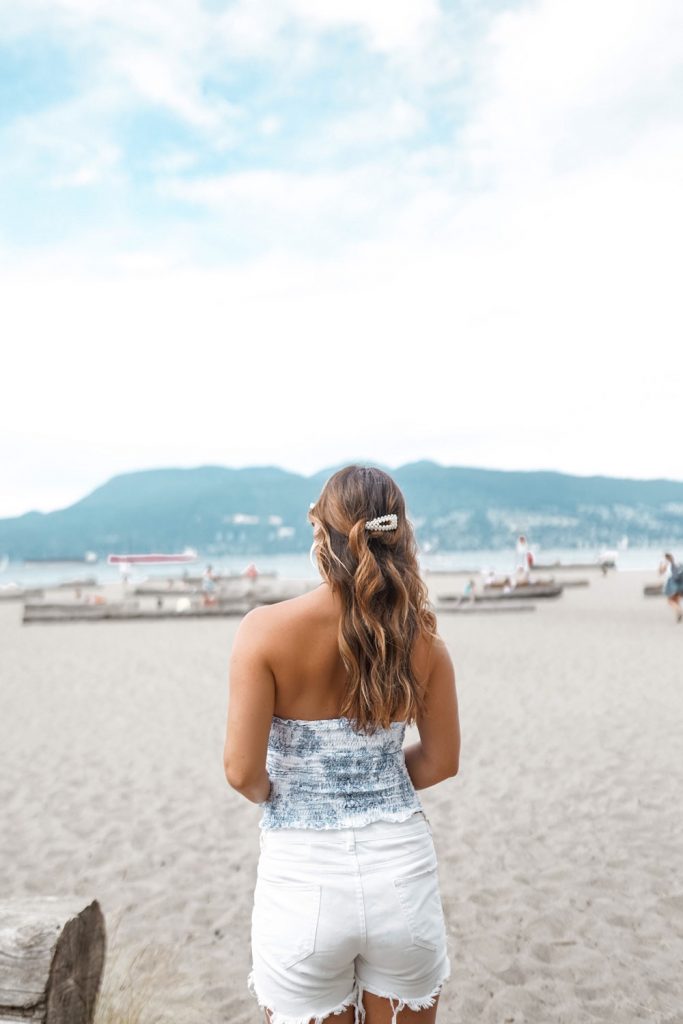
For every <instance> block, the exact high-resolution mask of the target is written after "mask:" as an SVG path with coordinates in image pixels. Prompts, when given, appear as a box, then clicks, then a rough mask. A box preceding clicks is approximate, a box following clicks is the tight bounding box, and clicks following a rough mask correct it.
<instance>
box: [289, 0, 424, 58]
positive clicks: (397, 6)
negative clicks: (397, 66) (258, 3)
mask: <svg viewBox="0 0 683 1024" xmlns="http://www.w3.org/2000/svg"><path fill="white" fill-rule="evenodd" d="M288 6H289V9H290V11H291V12H292V13H293V14H295V15H297V16H298V17H299V18H302V19H305V20H306V21H309V22H310V23H311V24H313V25H317V26H319V27H321V28H326V29H336V28H339V27H342V26H349V27H352V28H358V29H360V30H361V31H362V32H363V33H365V35H366V37H367V39H368V41H369V44H370V46H371V47H372V48H373V49H375V50H378V51H382V52H392V51H394V50H397V49H398V50H401V49H413V48H415V47H416V45H419V44H420V43H421V42H422V41H423V40H424V37H425V35H426V34H427V33H428V32H431V31H432V30H433V29H434V27H435V26H436V24H437V22H438V21H439V19H440V11H439V5H438V3H437V2H435V0H373V2H372V3H367V0H326V2H325V3H319V2H318V0H288Z"/></svg>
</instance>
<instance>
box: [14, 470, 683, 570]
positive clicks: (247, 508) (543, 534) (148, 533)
mask: <svg viewBox="0 0 683 1024" xmlns="http://www.w3.org/2000/svg"><path fill="white" fill-rule="evenodd" d="M335 468H337V467H333V468H327V469H324V470H320V472H318V473H315V474H313V475H312V476H301V475H299V474H297V473H290V472H287V471H286V470H283V469H279V468H278V467H277V466H258V467H249V468H246V469H229V468H226V467H224V466H198V467H196V468H193V469H154V470H140V471H137V472H132V473H122V474H120V475H118V476H115V477H112V478H111V479H110V480H108V481H107V482H106V483H104V484H102V485H101V486H100V487H97V488H96V489H95V490H94V491H92V492H91V493H90V494H87V495H86V496H85V497H83V498H81V500H80V501H77V502H75V503H74V504H73V505H70V506H69V507H68V508H63V509H58V510H56V511H54V512H48V513H42V512H36V511H32V512H27V513H25V514H24V515H21V516H15V517H12V518H6V519H0V555H9V556H10V557H11V558H13V559H22V558H36V557H57V556H59V555H70V556H77V555H83V554H84V552H85V551H94V552H96V553H97V554H98V555H99V556H100V557H102V556H105V555H106V554H108V553H109V552H132V551H138V552H140V551H180V550H182V549H183V548H184V547H193V548H196V549H197V550H198V551H199V552H200V554H201V555H218V554H221V553H244V554H250V553H251V554H261V553H264V552H275V551H277V552H292V551H306V550H307V549H308V547H309V545H310V543H311V527H310V524H309V523H308V521H307V519H306V512H307V510H308V505H309V503H310V502H311V501H314V500H315V498H316V497H317V496H318V493H319V491H320V488H321V486H322V484H323V483H324V481H325V480H326V479H327V477H328V476H329V475H330V474H331V473H332V472H333V471H334V469H335ZM390 472H391V473H392V475H393V476H394V478H395V479H396V480H397V482H398V483H399V485H400V486H401V488H402V489H403V492H404V494H405V496H406V501H407V504H408V514H409V517H410V518H411V520H412V522H413V524H414V525H415V528H416V531H417V536H418V539H419V541H420V543H421V544H422V545H423V546H424V547H425V548H429V549H431V550H444V551H447V550H459V549H460V550H463V549H474V548H500V547H507V546H509V545H510V543H511V542H512V541H513V540H514V537H515V535H516V534H517V533H518V532H519V531H523V532H525V533H527V534H528V535H529V536H530V538H531V540H532V542H533V543H536V544H539V545H543V546H544V547H554V546H560V547H578V546H584V545H589V546H590V545H613V544H615V543H617V542H618V541H619V540H620V539H621V538H622V537H624V536H627V537H628V539H629V542H630V543H631V544H632V545H641V544H642V545H649V544H652V545H659V544H662V543H665V542H669V541H671V542H673V541H676V540H678V541H680V540H683V481H672V480H630V479H619V478H612V477H601V476H594V477H578V476H570V475H568V474H564V473H555V472H547V471H540V472H508V471H502V470H492V469H471V468H463V467H458V466H441V465H438V464H437V463H434V462H429V461H421V462H413V463H408V464H406V465H404V466H400V467H399V468H398V469H391V470H390Z"/></svg>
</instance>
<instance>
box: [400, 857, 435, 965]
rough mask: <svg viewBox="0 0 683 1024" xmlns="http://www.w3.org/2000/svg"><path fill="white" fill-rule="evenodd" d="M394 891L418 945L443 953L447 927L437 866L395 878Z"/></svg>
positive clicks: (412, 936) (414, 940)
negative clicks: (441, 950) (441, 949)
mask: <svg viewBox="0 0 683 1024" xmlns="http://www.w3.org/2000/svg"><path fill="white" fill-rule="evenodd" d="M394 887H395V889H396V894H397V896H398V899H399V903H400V904H401V909H402V910H403V914H404V917H405V919H406V923H407V925H408V929H409V931H410V935H411V938H412V940H413V942H414V943H415V945H416V946H422V947H423V948H424V949H431V950H433V951H436V950H438V949H440V948H441V947H442V946H443V945H444V943H445V941H446V924H445V921H444V916H443V907H442V905H441V895H440V893H439V877H438V873H437V868H436V865H432V867H429V868H424V869H423V870H421V871H416V872H415V873H414V874H412V875H400V876H398V877H397V878H394Z"/></svg>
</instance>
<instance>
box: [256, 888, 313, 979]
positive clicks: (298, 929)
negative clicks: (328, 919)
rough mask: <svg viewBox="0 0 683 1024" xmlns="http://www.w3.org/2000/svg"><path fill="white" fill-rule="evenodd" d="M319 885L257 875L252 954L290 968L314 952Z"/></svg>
mask: <svg viewBox="0 0 683 1024" xmlns="http://www.w3.org/2000/svg"><path fill="white" fill-rule="evenodd" d="M319 915H320V886H319V885H313V884H310V883H308V882H289V881H286V882H278V881H275V879H269V878H264V877H263V876H259V877H258V878H257V880H256V888H255V889H254V909H253V912H252V918H251V941H252V946H253V948H254V950H255V951H257V952H258V953H260V955H261V956H262V957H264V958H265V959H268V958H269V957H271V956H272V957H274V958H275V959H276V960H278V961H279V962H280V963H281V964H282V966H283V967H293V966H294V965H295V964H298V963H299V962H300V961H301V960H304V959H305V958H306V957H307V956H310V955H311V953H313V952H314V951H315V937H316V932H317V930H318V917H319Z"/></svg>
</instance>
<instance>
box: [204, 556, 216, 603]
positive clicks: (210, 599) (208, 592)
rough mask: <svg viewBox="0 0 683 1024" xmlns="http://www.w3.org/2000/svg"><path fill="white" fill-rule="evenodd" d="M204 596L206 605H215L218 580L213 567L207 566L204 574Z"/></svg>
mask: <svg viewBox="0 0 683 1024" xmlns="http://www.w3.org/2000/svg"><path fill="white" fill-rule="evenodd" d="M202 594H203V603H204V604H205V605H209V604H214V603H215V600H216V578H215V576H214V574H213V566H212V565H207V567H206V569H205V570H204V572H203V574H202Z"/></svg>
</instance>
